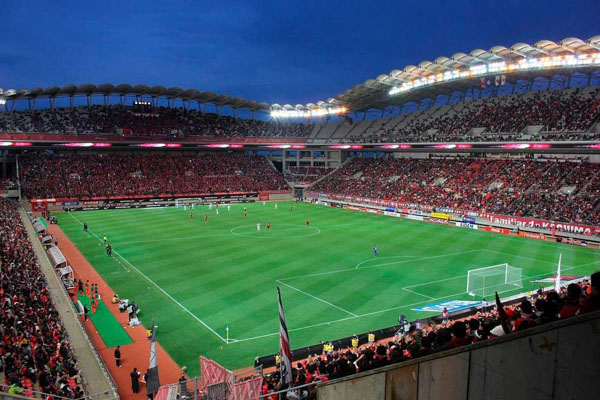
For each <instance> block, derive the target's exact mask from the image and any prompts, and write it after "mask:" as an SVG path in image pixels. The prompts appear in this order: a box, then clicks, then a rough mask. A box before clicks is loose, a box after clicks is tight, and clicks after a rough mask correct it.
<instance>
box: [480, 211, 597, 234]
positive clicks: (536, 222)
mask: <svg viewBox="0 0 600 400" xmlns="http://www.w3.org/2000/svg"><path fill="white" fill-rule="evenodd" d="M481 216H482V217H483V218H486V219H488V220H490V221H491V222H493V223H496V224H504V225H515V226H519V227H524V228H537V229H545V230H548V231H552V230H554V229H556V230H557V231H561V232H569V233H578V234H582V235H599V234H600V227H598V226H589V225H580V224H571V223H568V222H555V221H547V220H543V219H535V218H522V217H507V216H504V215H496V214H482V215H481Z"/></svg>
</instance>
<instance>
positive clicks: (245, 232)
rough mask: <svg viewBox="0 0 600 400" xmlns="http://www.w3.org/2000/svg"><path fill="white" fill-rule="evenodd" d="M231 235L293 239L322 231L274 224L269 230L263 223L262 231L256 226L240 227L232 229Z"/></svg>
mask: <svg viewBox="0 0 600 400" xmlns="http://www.w3.org/2000/svg"><path fill="white" fill-rule="evenodd" d="M231 233H232V234H233V235H236V236H242V237H250V238H256V239H293V238H300V237H309V236H315V235H318V234H320V233H321V230H320V229H319V228H315V227H314V226H311V227H308V228H307V227H306V226H305V225H292V224H275V225H273V224H272V225H271V229H269V230H267V226H266V225H265V224H262V223H261V224H260V231H259V230H258V229H257V228H256V225H240V226H236V227H235V228H231Z"/></svg>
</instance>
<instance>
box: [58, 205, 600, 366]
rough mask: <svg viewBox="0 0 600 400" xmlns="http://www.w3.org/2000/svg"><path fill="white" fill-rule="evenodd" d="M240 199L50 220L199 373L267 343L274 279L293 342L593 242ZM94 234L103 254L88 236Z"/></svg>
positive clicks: (457, 294)
mask: <svg viewBox="0 0 600 400" xmlns="http://www.w3.org/2000/svg"><path fill="white" fill-rule="evenodd" d="M243 207H244V206H243V205H239V204H238V205H233V206H232V207H231V211H229V212H228V211H227V210H226V209H225V208H221V209H220V215H216V212H215V208H214V207H213V209H212V210H210V211H209V210H208V207H206V208H205V209H204V210H203V209H202V208H196V209H195V219H193V220H191V219H190V218H189V212H188V211H186V210H184V209H182V208H174V207H173V208H161V209H127V210H110V211H85V212H74V213H66V214H64V215H61V216H60V217H59V219H60V226H61V228H62V229H63V231H64V232H65V233H66V234H67V235H68V236H69V237H70V238H71V240H72V241H73V242H74V243H75V245H76V246H77V247H78V248H79V249H80V251H81V252H82V253H83V254H84V256H85V257H86V258H87V259H88V261H89V262H90V263H91V264H92V265H93V266H94V268H95V269H96V270H97V271H98V272H99V273H100V274H101V275H102V276H103V277H104V279H105V280H106V282H107V283H108V284H109V285H110V286H111V287H112V288H113V289H114V291H116V292H117V293H118V294H119V295H120V296H121V297H122V298H130V299H133V300H135V301H136V302H137V303H138V304H139V306H140V307H141V310H142V313H141V315H140V318H141V320H142V322H144V323H146V324H148V323H149V322H150V320H151V318H153V317H154V318H155V319H156V323H157V324H158V333H157V335H158V340H159V341H160V343H161V344H162V345H163V346H164V347H165V348H166V350H167V351H168V352H169V353H170V354H171V356H172V357H173V358H174V359H175V361H177V362H178V363H179V364H180V365H182V366H183V365H185V366H187V367H188V371H189V373H190V374H191V375H197V374H198V373H199V366H198V357H199V355H201V354H202V355H204V356H206V357H209V358H212V359H215V360H216V361H218V362H220V363H222V364H223V365H224V366H226V367H228V368H230V369H236V368H241V367H245V366H249V365H251V364H252V363H253V360H254V357H255V356H261V355H267V354H272V353H275V352H277V351H278V339H279V338H278V331H279V325H278V312H277V300H276V298H277V296H276V287H277V286H279V287H280V288H281V290H282V298H283V302H284V307H285V312H286V318H287V323H288V328H289V330H290V341H291V344H292V347H293V348H298V347H303V346H307V345H311V344H316V343H319V341H321V340H332V339H336V338H340V337H346V336H350V335H353V334H355V333H356V334H358V333H363V332H367V331H369V330H372V329H373V330H374V329H378V328H384V327H388V326H392V325H394V324H396V323H397V319H398V315H399V314H401V313H403V314H406V315H407V316H408V317H409V318H410V319H414V318H422V317H427V316H430V315H432V314H431V313H429V314H427V313H423V312H416V311H412V308H413V307H415V306H419V305H425V304H431V303H436V302H439V301H443V300H454V299H456V300H473V297H470V296H469V295H468V294H467V293H465V291H466V280H467V271H468V270H470V269H475V268H481V267H486V266H490V265H495V264H501V263H509V264H510V265H511V266H514V267H518V268H522V274H523V286H524V289H517V288H514V287H512V288H511V287H508V288H506V287H502V291H506V292H505V293H504V294H503V296H508V295H510V294H515V293H517V292H521V291H524V290H526V289H527V288H533V289H534V288H537V286H538V284H534V283H531V282H530V281H531V280H533V279H535V278H542V277H546V276H549V275H551V274H553V273H554V272H555V271H556V267H557V261H558V256H559V253H562V257H563V258H562V260H563V264H562V265H563V271H564V274H577V275H584V274H589V273H591V272H593V271H595V270H597V269H600V252H599V251H597V250H592V249H587V248H582V247H577V246H570V245H561V244H553V243H547V242H541V241H537V240H531V239H522V238H517V237H508V236H503V235H494V234H490V233H487V232H483V231H476V230H471V229H461V228H455V227H449V226H440V225H437V224H427V223H423V222H417V221H410V220H405V219H398V218H391V217H386V216H379V215H373V214H365V213H358V212H354V211H347V210H342V209H337V208H329V207H323V206H317V205H311V204H295V205H294V210H293V211H290V209H289V203H279V209H278V210H275V208H274V204H273V203H267V204H266V205H263V204H262V203H256V204H248V205H247V207H248V218H247V219H244V217H243V212H242V209H243ZM204 212H206V213H208V215H209V221H208V223H205V222H204V220H203V215H204ZM307 217H310V220H311V226H310V228H306V226H305V220H306V218H307ZM267 221H269V222H270V223H271V230H270V231H266V228H265V225H266V222H267ZM83 222H86V223H88V225H89V232H88V233H85V232H83V229H82V223H83ZM257 222H261V225H262V226H261V231H260V232H257V230H256V223H257ZM105 234H106V235H107V236H108V238H109V242H110V243H111V244H112V245H113V249H114V253H113V257H112V258H110V257H107V256H106V254H105V250H104V247H103V246H100V245H99V243H100V239H99V238H100V237H102V236H103V235H105ZM375 244H376V245H377V247H378V249H379V254H378V257H377V258H375V257H374V256H373V252H372V248H373V245H375ZM510 290H512V292H510ZM227 325H229V326H230V336H229V338H230V339H231V340H230V343H229V344H226V343H225V340H224V339H225V336H226V329H225V328H226V326H227Z"/></svg>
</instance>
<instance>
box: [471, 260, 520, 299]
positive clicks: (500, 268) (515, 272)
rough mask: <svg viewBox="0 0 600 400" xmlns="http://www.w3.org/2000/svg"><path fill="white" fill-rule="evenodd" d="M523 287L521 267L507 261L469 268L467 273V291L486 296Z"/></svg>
mask: <svg viewBox="0 0 600 400" xmlns="http://www.w3.org/2000/svg"><path fill="white" fill-rule="evenodd" d="M522 287H523V281H522V279H521V268H516V267H511V266H510V265H508V264H507V263H504V264H498V265H492V266H489V267H484V268H477V269H471V270H469V272H468V273H467V293H468V294H470V295H471V296H480V297H486V296H491V295H493V294H494V292H498V293H502V292H508V291H510V290H514V289H518V288H522Z"/></svg>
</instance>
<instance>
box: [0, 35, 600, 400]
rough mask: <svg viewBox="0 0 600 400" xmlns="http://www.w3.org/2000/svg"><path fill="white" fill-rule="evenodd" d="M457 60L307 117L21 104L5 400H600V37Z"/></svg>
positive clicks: (3, 121)
mask: <svg viewBox="0 0 600 400" xmlns="http://www.w3.org/2000/svg"><path fill="white" fill-rule="evenodd" d="M434 51H435V49H434V50H432V51H431V53H430V54H429V56H430V59H432V60H434V61H422V62H419V63H415V64H414V65H413V64H411V65H406V66H403V67H399V69H394V70H392V71H391V72H389V73H383V74H380V75H378V76H377V77H374V78H372V79H367V80H366V81H364V82H363V83H360V84H356V85H355V86H353V87H352V88H349V89H347V90H345V91H344V92H343V93H341V94H338V95H334V94H332V96H334V97H329V98H326V99H323V100H318V101H317V100H315V101H314V102H311V103H306V104H296V105H291V104H283V105H282V104H277V103H267V102H261V101H259V100H253V99H248V98H242V97H236V96H230V95H228V94H225V93H218V92H213V91H207V90H203V88H197V89H193V88H192V89H190V88H181V87H165V86H160V82H151V83H148V84H138V83H136V82H130V83H119V82H113V83H79V84H64V85H62V84H61V85H53V83H52V82H49V83H48V85H45V86H44V87H32V88H20V87H15V88H5V89H0V105H1V106H2V111H0V160H1V162H2V172H1V175H0V176H1V181H0V193H1V198H0V232H1V237H2V239H1V242H2V252H1V253H0V267H1V270H0V271H1V279H0V282H1V287H0V290H1V291H0V299H1V307H2V322H0V332H1V333H2V337H3V342H2V347H1V348H0V357H1V361H2V362H1V364H0V365H1V366H2V371H1V373H0V375H1V376H2V378H3V380H2V382H1V388H2V395H3V396H4V395H6V396H8V397H10V398H22V397H29V398H44V399H50V398H51V399H62V398H65V399H97V400H104V399H106V400H108V399H118V398H123V399H142V398H144V397H145V398H156V399H160V400H163V399H176V398H182V399H183V398H186V399H192V398H193V399H201V398H202V399H284V398H286V399H320V400H323V399H358V398H362V399H371V398H372V399H421V398H433V399H443V398H446V399H455V398H456V399H458V398H467V399H497V398H500V399H504V398H519V399H521V398H524V399H525V398H544V399H546V398H548V399H566V398H576V399H577V398H594V394H595V390H594V389H593V383H594V382H595V380H594V378H598V377H600V369H599V368H600V367H599V365H600V364H598V362H597V360H598V357H600V346H599V345H598V343H599V341H598V337H597V336H598V329H597V324H598V323H599V319H600V301H599V296H600V292H599V290H600V288H599V287H598V286H599V285H600V274H599V273H598V271H600V250H599V249H600V167H599V165H600V164H599V163H600V36H592V37H590V38H587V39H579V38H575V37H568V38H565V39H563V40H560V41H551V40H539V41H537V42H535V43H532V44H527V43H522V42H519V43H515V44H513V45H508V44H507V43H504V44H503V45H502V44H499V45H496V46H494V47H491V48H489V49H488V50H483V49H474V50H472V51H470V52H468V53H463V52H457V53H454V54H453V55H449V56H443V55H437V54H435V53H434ZM8 83H10V82H3V83H2V84H3V85H5V86H6V84H8ZM136 388H137V389H136ZM540 388H543V389H540Z"/></svg>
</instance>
